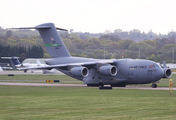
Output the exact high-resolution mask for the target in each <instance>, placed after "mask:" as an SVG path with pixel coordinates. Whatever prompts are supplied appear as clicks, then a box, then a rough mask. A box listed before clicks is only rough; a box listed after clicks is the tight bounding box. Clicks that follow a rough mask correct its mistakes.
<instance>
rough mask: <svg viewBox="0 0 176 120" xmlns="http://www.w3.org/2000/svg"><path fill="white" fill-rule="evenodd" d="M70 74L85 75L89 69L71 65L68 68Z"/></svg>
mask: <svg viewBox="0 0 176 120" xmlns="http://www.w3.org/2000/svg"><path fill="white" fill-rule="evenodd" d="M70 74H72V75H73V76H76V77H87V76H88V75H89V70H88V69H87V68H86V67H73V68H71V69H70Z"/></svg>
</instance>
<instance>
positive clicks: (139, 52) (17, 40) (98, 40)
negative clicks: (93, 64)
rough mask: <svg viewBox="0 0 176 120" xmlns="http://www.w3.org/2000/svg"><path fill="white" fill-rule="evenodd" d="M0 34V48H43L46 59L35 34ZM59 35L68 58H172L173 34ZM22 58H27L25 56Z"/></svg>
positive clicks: (175, 43)
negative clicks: (69, 55)
mask: <svg viewBox="0 0 176 120" xmlns="http://www.w3.org/2000/svg"><path fill="white" fill-rule="evenodd" d="M0 31H1V32H0V44H1V45H2V46H6V47H7V46H10V47H24V48H26V51H28V49H29V47H30V49H31V48H32V46H40V47H41V48H42V49H43V56H41V57H44V58H49V57H50V56H49V54H48V52H47V50H46V48H45V46H44V43H43V40H42V38H41V37H40V35H39V33H38V31H32V30H13V31H11V30H6V29H0ZM59 34H60V36H61V38H62V40H63V41H64V43H65V45H66V47H67V49H68V50H69V52H70V54H71V55H72V56H77V57H89V58H98V59H104V58H105V59H109V58H112V59H120V58H122V51H124V57H125V58H132V59H139V58H140V59H149V60H154V61H156V62H160V63H162V62H163V61H164V60H165V61H166V62H172V61H173V56H174V59H175V58H176V55H175V54H176V33H175V32H174V31H172V32H169V33H168V34H167V35H161V34H159V35H157V34H155V33H153V32H152V31H150V32H149V33H147V34H145V33H141V32H140V31H139V30H137V29H134V30H132V31H129V32H124V31H122V30H120V29H117V30H115V31H114V32H111V31H106V32H105V33H98V34H93V33H88V32H86V33H82V32H73V31H72V32H70V33H68V32H62V31H59ZM144 36H145V37H144ZM35 52H36V50H35ZM16 56H17V55H16ZM25 56H26V57H30V56H28V55H27V53H25ZM38 58H39V57H38Z"/></svg>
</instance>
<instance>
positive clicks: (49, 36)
mask: <svg viewBox="0 0 176 120" xmlns="http://www.w3.org/2000/svg"><path fill="white" fill-rule="evenodd" d="M12 29H36V30H38V31H39V33H40V35H41V37H42V39H43V41H44V43H45V47H46V49H47V51H48V53H49V54H50V56H51V57H52V58H55V57H70V54H69V52H68V50H67V48H66V46H65V44H64V43H63V41H62V40H61V38H60V36H59V34H58V32H57V30H56V29H58V30H63V31H67V30H65V29H61V28H56V27H55V25H54V24H53V23H44V24H41V25H37V26H35V27H27V28H12Z"/></svg>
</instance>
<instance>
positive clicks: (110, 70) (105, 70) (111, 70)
mask: <svg viewBox="0 0 176 120" xmlns="http://www.w3.org/2000/svg"><path fill="white" fill-rule="evenodd" d="M98 71H99V72H100V73H101V74H102V75H107V76H110V75H111V76H115V75H116V74H117V68H116V67H115V66H112V65H108V66H101V67H99V69H98Z"/></svg>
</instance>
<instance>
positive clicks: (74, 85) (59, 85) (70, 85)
mask: <svg viewBox="0 0 176 120" xmlns="http://www.w3.org/2000/svg"><path fill="white" fill-rule="evenodd" d="M0 85H10V86H56V87H87V85H86V84H53V83H10V82H0ZM97 88H98V87H97ZM113 89H141V90H169V88H168V87H157V88H151V87H140V86H126V87H113ZM173 90H176V88H173Z"/></svg>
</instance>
